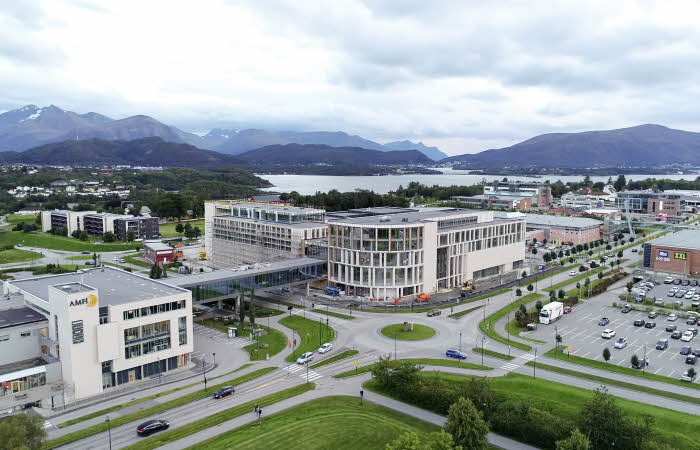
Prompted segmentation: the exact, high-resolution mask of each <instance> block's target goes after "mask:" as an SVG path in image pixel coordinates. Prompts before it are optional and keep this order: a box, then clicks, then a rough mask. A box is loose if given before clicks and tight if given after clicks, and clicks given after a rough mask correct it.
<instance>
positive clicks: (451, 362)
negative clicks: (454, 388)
mask: <svg viewBox="0 0 700 450" xmlns="http://www.w3.org/2000/svg"><path fill="white" fill-rule="evenodd" d="M399 361H409V362H412V363H415V364H420V365H421V366H442V367H457V368H460V369H471V370H493V367H487V366H482V365H480V364H474V363H470V362H466V361H458V360H456V359H437V358H407V359H399ZM375 365H376V364H369V365H366V366H362V367H358V368H356V369H351V370H348V371H345V372H341V373H339V374H336V375H333V378H349V377H354V376H355V375H361V374H363V373H367V372H369V371H371V370H372V368H373V367H374V366H375Z"/></svg>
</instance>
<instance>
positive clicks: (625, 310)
mask: <svg viewBox="0 0 700 450" xmlns="http://www.w3.org/2000/svg"><path fill="white" fill-rule="evenodd" d="M630 311H632V307H631V306H630V305H625V306H623V307H622V311H620V312H621V313H623V314H627V313H628V312H630Z"/></svg>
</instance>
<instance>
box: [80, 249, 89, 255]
mask: <svg viewBox="0 0 700 450" xmlns="http://www.w3.org/2000/svg"><path fill="white" fill-rule="evenodd" d="M80 253H82V254H83V255H89V254H90V252H89V251H87V250H83V251H82V252H80Z"/></svg>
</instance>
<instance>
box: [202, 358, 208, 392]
mask: <svg viewBox="0 0 700 450" xmlns="http://www.w3.org/2000/svg"><path fill="white" fill-rule="evenodd" d="M202 375H203V376H204V390H205V391H206V390H207V355H204V356H202Z"/></svg>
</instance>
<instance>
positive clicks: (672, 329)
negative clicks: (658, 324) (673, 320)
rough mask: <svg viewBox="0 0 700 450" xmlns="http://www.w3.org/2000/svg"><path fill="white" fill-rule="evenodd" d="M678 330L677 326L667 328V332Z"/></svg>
mask: <svg viewBox="0 0 700 450" xmlns="http://www.w3.org/2000/svg"><path fill="white" fill-rule="evenodd" d="M676 329H678V327H677V326H675V325H668V326H667V327H666V331H676Z"/></svg>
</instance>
